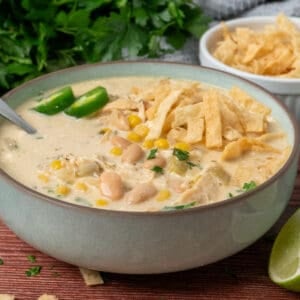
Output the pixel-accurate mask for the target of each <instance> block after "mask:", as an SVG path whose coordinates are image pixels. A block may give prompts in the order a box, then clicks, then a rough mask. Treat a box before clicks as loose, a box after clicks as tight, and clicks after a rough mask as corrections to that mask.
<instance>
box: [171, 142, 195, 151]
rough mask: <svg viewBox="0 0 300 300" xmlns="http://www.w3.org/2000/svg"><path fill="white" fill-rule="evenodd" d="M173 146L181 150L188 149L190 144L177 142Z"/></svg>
mask: <svg viewBox="0 0 300 300" xmlns="http://www.w3.org/2000/svg"><path fill="white" fill-rule="evenodd" d="M174 148H177V149H180V150H182V151H189V150H190V149H191V146H190V145H189V144H187V143H182V142H179V143H176V144H175V146H174Z"/></svg>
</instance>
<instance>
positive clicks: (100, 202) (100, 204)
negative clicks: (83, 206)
mask: <svg viewBox="0 0 300 300" xmlns="http://www.w3.org/2000/svg"><path fill="white" fill-rule="evenodd" d="M107 204H108V201H107V200H105V199H98V200H96V205H97V206H106V205H107Z"/></svg>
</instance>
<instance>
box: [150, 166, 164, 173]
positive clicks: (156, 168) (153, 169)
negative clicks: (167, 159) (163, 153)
mask: <svg viewBox="0 0 300 300" xmlns="http://www.w3.org/2000/svg"><path fill="white" fill-rule="evenodd" d="M151 170H152V171H153V172H155V173H157V174H163V173H164V169H163V168H162V167H160V166H154V167H153V168H152V169H151Z"/></svg>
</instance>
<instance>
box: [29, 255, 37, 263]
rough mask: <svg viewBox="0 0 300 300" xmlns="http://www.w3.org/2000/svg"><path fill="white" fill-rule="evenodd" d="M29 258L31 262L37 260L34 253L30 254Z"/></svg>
mask: <svg viewBox="0 0 300 300" xmlns="http://www.w3.org/2000/svg"><path fill="white" fill-rule="evenodd" d="M27 259H28V260H29V261H30V262H31V263H35V262H36V258H35V256H34V255H28V256H27Z"/></svg>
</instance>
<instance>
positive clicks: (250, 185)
mask: <svg viewBox="0 0 300 300" xmlns="http://www.w3.org/2000/svg"><path fill="white" fill-rule="evenodd" d="M256 186H257V185H256V183H255V181H253V180H251V181H250V182H245V183H244V185H243V191H244V192H248V191H250V190H253V189H255V188H256Z"/></svg>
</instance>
